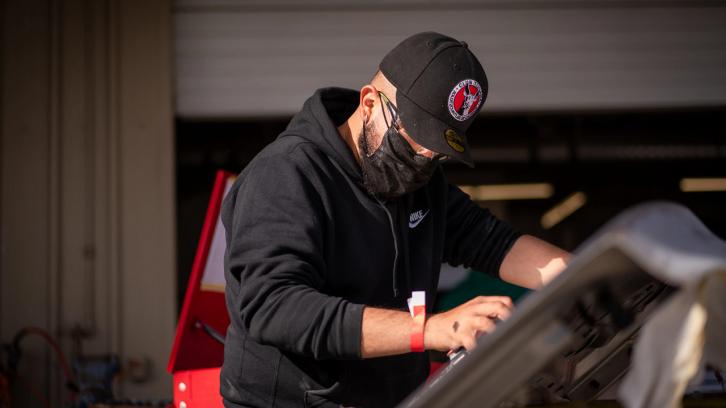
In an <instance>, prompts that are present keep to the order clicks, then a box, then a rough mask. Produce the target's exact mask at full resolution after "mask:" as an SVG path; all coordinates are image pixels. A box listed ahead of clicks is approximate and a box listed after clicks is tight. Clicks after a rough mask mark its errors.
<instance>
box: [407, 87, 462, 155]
mask: <svg viewBox="0 0 726 408" xmlns="http://www.w3.org/2000/svg"><path fill="white" fill-rule="evenodd" d="M396 105H398V112H399V115H400V119H401V124H402V125H403V128H404V129H406V133H408V135H409V136H411V138H413V140H415V141H416V143H418V144H420V145H421V146H423V147H425V148H427V149H429V150H431V151H433V152H436V153H441V154H445V155H447V156H449V157H451V158H453V159H455V160H458V161H460V162H462V163H464V164H466V165H467V166H469V167H474V160H472V158H471V149H469V143H468V142H467V140H466V135H465V134H464V133H463V132H459V131H458V130H456V129H454V128H452V127H451V126H449V125H448V124H447V123H444V122H442V121H441V120H439V119H437V118H436V117H435V116H433V115H431V114H430V113H428V112H426V111H425V110H423V109H421V108H420V107H419V106H418V105H416V104H415V103H414V102H413V101H411V100H410V99H409V98H408V97H406V95H404V94H403V93H398V94H397V95H396ZM452 132H453V133H452Z"/></svg>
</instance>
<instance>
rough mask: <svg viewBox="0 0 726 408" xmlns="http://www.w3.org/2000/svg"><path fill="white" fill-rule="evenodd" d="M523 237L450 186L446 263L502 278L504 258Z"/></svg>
mask: <svg viewBox="0 0 726 408" xmlns="http://www.w3.org/2000/svg"><path fill="white" fill-rule="evenodd" d="M520 236H521V234H520V233H519V232H517V231H515V230H514V229H513V228H512V227H511V226H510V225H509V224H507V223H505V222H504V221H501V220H499V219H498V218H496V217H495V216H494V215H492V213H491V212H490V211H489V210H487V209H484V208H481V207H479V206H478V205H477V204H476V203H474V202H473V201H471V199H470V198H469V196H468V195H466V194H465V193H464V192H462V191H461V190H460V189H459V188H458V187H456V186H454V185H449V186H448V192H447V207H446V239H445V241H444V260H445V261H447V262H448V263H449V264H451V265H453V266H458V265H464V266H465V267H467V268H473V269H475V270H478V271H481V272H484V273H487V274H489V275H491V276H494V277H499V267H500V266H501V264H502V261H503V260H504V256H505V255H507V253H508V252H509V250H510V249H511V248H512V245H514V242H515V241H516V240H517V238H519V237H520Z"/></svg>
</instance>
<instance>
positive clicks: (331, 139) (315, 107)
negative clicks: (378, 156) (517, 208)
mask: <svg viewBox="0 0 726 408" xmlns="http://www.w3.org/2000/svg"><path fill="white" fill-rule="evenodd" d="M358 98H359V94H358V92H356V91H354V90H352V89H345V88H322V89H318V90H317V91H315V93H314V94H313V95H312V96H311V97H310V98H308V100H307V101H305V104H304V105H303V107H302V109H301V110H300V112H299V113H298V114H297V115H295V116H294V117H293V118H292V120H291V121H290V123H289V124H288V125H287V129H285V131H284V132H282V133H281V134H280V136H278V138H283V137H289V136H297V137H300V138H303V139H305V140H308V141H310V142H312V143H314V144H315V145H316V146H318V147H319V148H320V149H321V150H322V151H323V152H325V154H327V155H328V157H331V158H332V159H333V160H335V161H336V162H337V163H338V164H339V165H340V166H341V167H342V168H343V169H344V170H345V172H346V173H347V174H348V175H349V176H350V177H351V178H353V179H355V180H361V179H362V174H361V169H360V165H359V164H358V161H356V159H355V156H354V155H353V152H352V151H351V150H350V147H349V146H348V145H347V144H346V143H345V141H344V140H343V137H342V136H341V135H340V133H338V126H340V125H342V124H343V123H344V122H345V121H346V120H348V118H349V117H350V116H351V115H352V114H353V112H355V110H356V109H357V108H358Z"/></svg>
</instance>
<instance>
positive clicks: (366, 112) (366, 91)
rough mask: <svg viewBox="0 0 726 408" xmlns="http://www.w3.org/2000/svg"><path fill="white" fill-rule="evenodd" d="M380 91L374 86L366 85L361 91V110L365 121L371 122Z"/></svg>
mask: <svg viewBox="0 0 726 408" xmlns="http://www.w3.org/2000/svg"><path fill="white" fill-rule="evenodd" d="M377 98H378V90H377V89H376V87H375V86H373V85H370V84H368V85H366V86H364V87H363V88H361V89H360V109H361V116H362V117H363V120H364V121H366V122H367V121H370V120H371V116H372V115H373V108H374V107H375V106H376V99H377Z"/></svg>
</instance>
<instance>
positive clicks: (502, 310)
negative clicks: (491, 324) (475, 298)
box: [474, 302, 512, 320]
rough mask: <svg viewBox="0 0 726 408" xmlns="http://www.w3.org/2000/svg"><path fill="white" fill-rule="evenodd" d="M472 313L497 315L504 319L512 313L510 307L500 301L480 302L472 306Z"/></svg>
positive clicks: (487, 315)
mask: <svg viewBox="0 0 726 408" xmlns="http://www.w3.org/2000/svg"><path fill="white" fill-rule="evenodd" d="M474 313H475V314H477V315H479V316H486V317H489V316H497V317H498V318H500V319H502V320H504V319H506V318H508V317H509V315H511V314H512V312H511V309H509V308H508V307H506V306H505V305H504V304H502V303H501V302H487V303H480V304H477V305H475V306H474Z"/></svg>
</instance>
